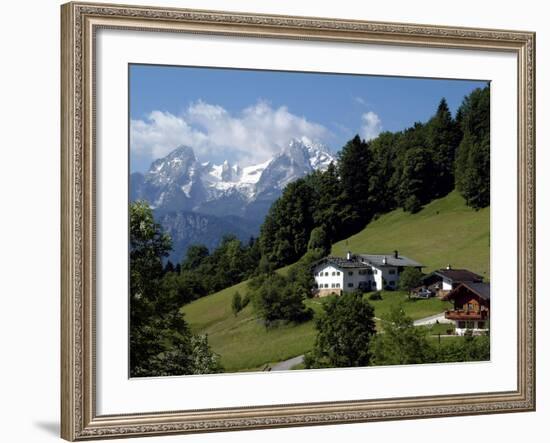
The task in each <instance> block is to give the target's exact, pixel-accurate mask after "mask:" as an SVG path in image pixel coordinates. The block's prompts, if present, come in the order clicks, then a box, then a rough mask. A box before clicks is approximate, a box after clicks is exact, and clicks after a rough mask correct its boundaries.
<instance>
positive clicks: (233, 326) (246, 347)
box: [183, 192, 489, 371]
mask: <svg viewBox="0 0 550 443" xmlns="http://www.w3.org/2000/svg"><path fill="white" fill-rule="evenodd" d="M348 249H349V250H351V251H353V252H357V253H360V252H364V253H378V252H380V253H390V252H391V251H393V250H394V249H398V250H399V251H400V253H401V254H403V255H407V256H409V257H410V258H413V259H415V260H418V261H420V262H422V263H423V264H425V265H426V268H425V269H424V270H425V271H431V270H433V269H436V268H439V267H443V266H445V265H447V263H451V264H452V265H453V267H455V268H459V267H465V268H468V269H470V270H472V271H474V272H478V273H480V274H482V275H484V276H486V278H488V275H489V208H486V209H483V210H481V211H477V212H476V211H474V210H472V209H470V208H468V207H466V205H465V204H464V200H463V199H462V198H461V197H460V196H459V195H458V194H457V193H454V192H453V193H451V194H449V195H448V196H447V197H445V198H443V199H440V200H436V201H434V202H432V203H431V204H429V205H427V206H426V207H425V208H424V209H423V210H422V211H420V212H419V213H418V214H414V215H411V214H408V213H404V212H403V211H402V210H401V209H399V210H396V211H393V212H391V213H389V214H386V215H384V216H382V217H380V218H379V219H377V220H376V221H374V222H372V223H371V224H370V225H369V226H367V227H366V228H365V229H364V230H363V231H361V232H360V233H358V234H357V235H354V236H352V237H350V238H348V239H347V240H344V241H342V242H339V243H337V244H335V245H334V247H333V254H336V255H342V256H343V255H344V254H345V252H346V251H347V250H348ZM287 270H288V267H287V268H283V269H281V270H280V271H279V272H282V273H285V272H287ZM246 284H247V282H243V283H239V284H238V285H235V286H232V287H230V288H226V289H224V290H222V291H220V292H217V293H215V294H212V295H209V296H208V297H204V298H201V299H199V300H197V301H194V302H193V303H190V304H188V305H186V306H184V308H183V312H184V313H185V316H186V319H187V321H188V322H189V324H190V326H191V328H192V330H193V331H194V332H200V333H203V334H208V338H209V340H210V345H211V346H212V349H213V350H214V351H215V352H217V353H218V354H220V355H221V357H222V364H223V365H224V367H225V369H226V370H227V371H239V370H254V369H261V368H262V367H263V366H265V364H267V363H270V362H277V361H281V360H286V359H288V358H291V357H294V356H296V355H300V354H303V353H304V352H307V351H308V350H310V349H311V347H312V345H313V343H314V341H315V334H316V331H315V328H314V325H313V321H309V322H307V323H304V324H301V325H299V326H291V325H288V326H284V327H279V328H273V329H269V330H268V329H266V328H265V327H264V326H263V325H262V324H261V323H260V322H259V321H258V320H257V319H256V317H255V315H254V312H253V310H252V307H251V306H247V307H246V308H245V309H244V310H243V311H241V312H240V313H239V314H238V316H234V315H233V312H232V310H231V298H232V296H233V294H234V293H235V291H239V292H240V293H241V295H244V294H245V293H246ZM324 300H325V299H312V300H307V304H308V305H309V306H310V307H312V308H313V309H314V310H315V312H319V311H320V310H321V309H322V303H323V301H324ZM400 301H401V302H404V307H405V310H406V311H407V313H408V314H409V315H410V316H411V317H412V318H414V319H417V318H422V317H425V316H428V315H431V314H434V313H437V312H441V311H443V310H444V309H445V307H447V305H446V304H445V303H444V302H441V301H440V300H435V299H431V300H418V301H408V300H407V297H406V295H405V294H403V293H400V292H393V293H391V292H385V293H384V299H383V300H382V301H378V302H373V306H374V308H375V313H376V314H375V315H376V316H377V317H380V316H381V315H383V314H384V313H386V312H388V311H389V308H390V306H391V305H392V304H394V303H398V302H400Z"/></svg>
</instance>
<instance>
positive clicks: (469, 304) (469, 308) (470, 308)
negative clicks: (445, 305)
mask: <svg viewBox="0 0 550 443" xmlns="http://www.w3.org/2000/svg"><path fill="white" fill-rule="evenodd" d="M473 310H474V305H473V304H472V303H468V311H473Z"/></svg>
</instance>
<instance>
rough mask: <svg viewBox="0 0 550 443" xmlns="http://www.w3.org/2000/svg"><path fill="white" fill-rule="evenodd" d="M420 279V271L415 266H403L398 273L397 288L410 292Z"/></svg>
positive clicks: (418, 284) (419, 282) (418, 283)
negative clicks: (401, 270)
mask: <svg viewBox="0 0 550 443" xmlns="http://www.w3.org/2000/svg"><path fill="white" fill-rule="evenodd" d="M421 281H422V272H420V270H419V269H416V268H405V269H404V270H403V272H401V274H399V289H401V290H402V291H407V292H409V293H410V292H411V291H412V290H413V289H414V288H417V287H418V286H420V284H421Z"/></svg>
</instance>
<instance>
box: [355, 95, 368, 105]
mask: <svg viewBox="0 0 550 443" xmlns="http://www.w3.org/2000/svg"><path fill="white" fill-rule="evenodd" d="M353 99H354V100H355V101H356V103H359V104H360V105H362V106H367V101H366V100H365V99H364V98H363V97H359V96H357V97H353Z"/></svg>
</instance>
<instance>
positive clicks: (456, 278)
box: [433, 269, 483, 283]
mask: <svg viewBox="0 0 550 443" xmlns="http://www.w3.org/2000/svg"><path fill="white" fill-rule="evenodd" d="M433 274H435V275H438V276H440V277H444V278H447V279H449V280H451V281H453V282H478V283H479V282H482V281H483V277H482V276H481V275H478V274H475V273H473V272H472V271H468V270H467V269H438V270H437V271H434V272H433Z"/></svg>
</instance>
